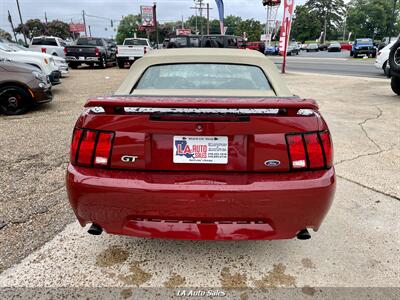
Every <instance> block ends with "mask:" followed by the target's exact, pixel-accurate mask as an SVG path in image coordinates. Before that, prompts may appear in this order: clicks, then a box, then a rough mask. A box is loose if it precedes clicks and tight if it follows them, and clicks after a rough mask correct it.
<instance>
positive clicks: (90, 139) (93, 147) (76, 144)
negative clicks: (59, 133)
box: [71, 129, 114, 167]
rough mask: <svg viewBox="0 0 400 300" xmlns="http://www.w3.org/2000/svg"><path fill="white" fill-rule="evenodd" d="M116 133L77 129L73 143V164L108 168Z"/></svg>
mask: <svg viewBox="0 0 400 300" xmlns="http://www.w3.org/2000/svg"><path fill="white" fill-rule="evenodd" d="M113 139H114V133H110V132H102V131H95V130H86V129H75V130H74V134H73V137H72V143H71V163H72V164H73V165H80V166H85V167H93V166H95V167H107V166H108V165H109V162H110V156H111V147H112V141H113Z"/></svg>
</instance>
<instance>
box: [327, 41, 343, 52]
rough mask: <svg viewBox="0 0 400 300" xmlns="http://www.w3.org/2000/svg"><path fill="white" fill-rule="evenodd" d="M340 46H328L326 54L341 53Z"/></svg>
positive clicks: (331, 44)
mask: <svg viewBox="0 0 400 300" xmlns="http://www.w3.org/2000/svg"><path fill="white" fill-rule="evenodd" d="M341 51H342V46H341V45H340V44H339V43H338V42H333V43H330V45H329V46H328V52H341Z"/></svg>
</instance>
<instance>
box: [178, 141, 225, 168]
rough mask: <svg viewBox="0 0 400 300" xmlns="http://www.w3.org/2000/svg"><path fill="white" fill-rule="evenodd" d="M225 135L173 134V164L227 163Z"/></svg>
mask: <svg viewBox="0 0 400 300" xmlns="http://www.w3.org/2000/svg"><path fill="white" fill-rule="evenodd" d="M228 148H229V144H228V137H227V136H174V137H173V162H174V164H220V165H221V164H225V165H226V164H228Z"/></svg>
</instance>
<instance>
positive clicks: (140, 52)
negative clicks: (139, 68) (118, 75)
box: [117, 38, 153, 69]
mask: <svg viewBox="0 0 400 300" xmlns="http://www.w3.org/2000/svg"><path fill="white" fill-rule="evenodd" d="M152 49H153V48H152V47H151V45H150V41H149V40H148V39H142V38H127V39H125V40H124V42H123V44H122V45H121V46H117V63H118V67H119V68H121V69H122V68H123V67H125V64H126V63H129V64H130V65H131V64H133V63H134V61H135V60H138V59H139V58H142V57H143V56H144V55H145V54H146V53H147V52H149V51H151V50H152Z"/></svg>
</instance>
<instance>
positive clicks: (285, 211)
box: [67, 165, 336, 240]
mask: <svg viewBox="0 0 400 300" xmlns="http://www.w3.org/2000/svg"><path fill="white" fill-rule="evenodd" d="M335 185H336V179H335V172H334V169H333V168H332V169H330V170H324V171H314V172H303V173H281V174H260V173H257V174H246V173H242V174H240V173H239V174H238V173H236V174H232V173H231V174H226V173H213V174H209V173H194V172H132V171H118V170H102V169H89V168H83V167H76V166H72V165H69V166H68V170H67V190H68V196H69V200H70V203H71V206H72V208H73V210H74V212H75V214H76V216H77V218H78V220H79V222H80V224H81V225H82V226H85V225H86V224H88V223H95V224H97V225H99V226H101V227H102V228H103V229H104V230H105V231H106V232H107V233H110V234H122V235H129V236H136V237H148V238H166V239H190V240H245V239H265V240H272V239H290V238H293V237H295V236H296V234H297V233H299V232H300V231H301V230H303V229H305V228H312V229H314V230H318V228H319V227H320V225H321V223H322V220H323V219H324V217H325V215H326V214H327V212H328V210H329V208H330V206H331V203H332V200H333V196H334V192H335Z"/></svg>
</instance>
